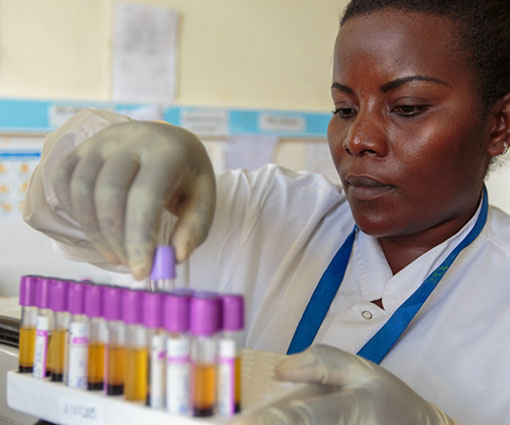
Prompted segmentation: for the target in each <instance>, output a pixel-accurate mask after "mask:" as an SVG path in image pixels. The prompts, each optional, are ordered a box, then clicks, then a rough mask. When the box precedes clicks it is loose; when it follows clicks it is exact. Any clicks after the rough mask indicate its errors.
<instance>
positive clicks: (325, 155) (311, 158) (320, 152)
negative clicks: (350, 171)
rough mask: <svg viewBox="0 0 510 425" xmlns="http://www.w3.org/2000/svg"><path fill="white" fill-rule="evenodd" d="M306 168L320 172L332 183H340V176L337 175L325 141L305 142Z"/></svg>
mask: <svg viewBox="0 0 510 425" xmlns="http://www.w3.org/2000/svg"><path fill="white" fill-rule="evenodd" d="M306 169H307V170H310V171H313V172H314V173H319V174H322V175H323V176H324V177H326V178H327V179H328V180H329V181H331V182H333V183H336V184H340V177H338V173H337V171H336V168H335V164H334V163H333V159H332V158H331V152H330V150H329V145H328V143H327V142H307V155H306Z"/></svg>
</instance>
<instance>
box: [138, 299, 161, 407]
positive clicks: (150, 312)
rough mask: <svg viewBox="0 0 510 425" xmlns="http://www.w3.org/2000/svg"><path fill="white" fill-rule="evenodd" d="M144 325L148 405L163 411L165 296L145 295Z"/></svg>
mask: <svg viewBox="0 0 510 425" xmlns="http://www.w3.org/2000/svg"><path fill="white" fill-rule="evenodd" d="M143 324H144V326H145V328H146V332H147V349H148V350H149V353H150V355H149V371H148V376H147V377H148V388H147V405H148V406H151V407H153V408H155V409H162V408H163V407H164V404H165V357H166V356H165V332H164V330H163V294H162V293H160V292H145V293H144V295H143Z"/></svg>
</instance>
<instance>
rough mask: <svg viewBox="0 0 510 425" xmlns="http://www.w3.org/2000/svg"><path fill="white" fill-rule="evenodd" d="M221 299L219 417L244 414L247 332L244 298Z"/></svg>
mask: <svg viewBox="0 0 510 425" xmlns="http://www.w3.org/2000/svg"><path fill="white" fill-rule="evenodd" d="M220 300H221V334H220V337H219V340H218V404H217V406H218V414H219V415H223V416H231V415H233V414H234V413H238V412H240V411H241V355H240V354H241V353H240V349H241V344H242V337H243V329H244V300H243V297H242V295H235V294H227V295H222V296H220Z"/></svg>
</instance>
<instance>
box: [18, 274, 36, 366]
mask: <svg viewBox="0 0 510 425" xmlns="http://www.w3.org/2000/svg"><path fill="white" fill-rule="evenodd" d="M37 278H38V276H33V275H27V276H22V277H21V280H20V287H19V303H20V305H21V325H20V330H19V364H18V370H19V372H20V373H32V372H33V371H34V346H35V332H36V331H35V327H36V323H37V307H36V296H37V293H36V292H37Z"/></svg>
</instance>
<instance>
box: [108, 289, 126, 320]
mask: <svg viewBox="0 0 510 425" xmlns="http://www.w3.org/2000/svg"><path fill="white" fill-rule="evenodd" d="M123 292H124V289H123V288H120V287H116V286H105V287H104V288H103V317H104V318H105V319H106V320H122V293H123Z"/></svg>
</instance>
